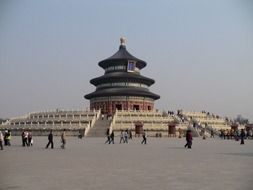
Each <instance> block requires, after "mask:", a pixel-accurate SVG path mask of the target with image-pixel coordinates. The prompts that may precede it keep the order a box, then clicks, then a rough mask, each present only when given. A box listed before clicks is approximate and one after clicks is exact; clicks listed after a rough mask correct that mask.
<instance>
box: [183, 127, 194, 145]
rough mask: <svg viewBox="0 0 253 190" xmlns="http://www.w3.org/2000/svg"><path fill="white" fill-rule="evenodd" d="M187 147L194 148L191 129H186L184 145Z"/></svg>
mask: <svg viewBox="0 0 253 190" xmlns="http://www.w3.org/2000/svg"><path fill="white" fill-rule="evenodd" d="M184 147H185V148H186V147H187V148H192V133H191V130H187V131H186V144H185V145H184Z"/></svg>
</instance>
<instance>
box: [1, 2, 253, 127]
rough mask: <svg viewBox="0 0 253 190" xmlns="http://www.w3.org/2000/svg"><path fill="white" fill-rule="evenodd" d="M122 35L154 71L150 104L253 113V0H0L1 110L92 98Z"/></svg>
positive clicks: (83, 103) (15, 112) (79, 104)
mask: <svg viewBox="0 0 253 190" xmlns="http://www.w3.org/2000/svg"><path fill="white" fill-rule="evenodd" d="M121 36H125V37H126V39H127V49H128V51H129V52H130V53H131V54H132V55H134V56H136V57H138V58H140V59H143V60H145V61H146V62H147V67H145V68H144V69H143V70H141V74H142V75H144V76H147V77H150V78H153V79H155V80H156V83H155V84H154V85H153V86H152V87H151V89H150V90H151V91H152V92H154V93H157V94H159V95H160V96H161V99H160V100H158V101H156V108H158V109H160V110H161V111H162V110H168V109H169V110H177V109H185V110H189V111H190V110H195V111H201V110H206V111H209V112H211V113H215V114H219V115H221V116H229V117H236V115H237V114H241V115H242V116H244V117H246V118H249V119H250V121H251V122H253V100H252V98H253V87H252V86H253V85H252V84H253V3H252V1H250V0H248V1H246V0H245V1H244V0H240V1H238V0H209V1H208V0H174V1H171V0H164V1H159V0H156V1H155V0H153V1H151V0H128V1H126V0H106V1H102V0H101V1H98V0H97V1H96V0H90V1H85V0H80V1H78V0H74V1H72V0H69V1H66V0H41V1H36V0H30V1H27V0H23V1H18V0H16V1H14V0H0V87H1V91H0V118H5V117H14V116H19V115H23V114H26V113H28V112H32V111H43V110H49V109H56V108H62V109H85V108H86V107H89V101H88V100H86V99H84V98H83V96H84V95H85V94H87V93H90V92H92V91H94V90H95V87H94V86H93V85H91V84H90V83H89V80H90V79H92V78H94V77H98V76H100V75H102V74H103V69H102V68H100V67H99V66H98V62H99V61H101V60H103V59H105V58H107V57H109V56H111V55H113V54H114V53H115V52H116V51H117V50H118V48H119V38H120V37H121Z"/></svg>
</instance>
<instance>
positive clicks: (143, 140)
mask: <svg viewBox="0 0 253 190" xmlns="http://www.w3.org/2000/svg"><path fill="white" fill-rule="evenodd" d="M141 144H147V133H146V131H145V130H144V131H143V134H142V141H141Z"/></svg>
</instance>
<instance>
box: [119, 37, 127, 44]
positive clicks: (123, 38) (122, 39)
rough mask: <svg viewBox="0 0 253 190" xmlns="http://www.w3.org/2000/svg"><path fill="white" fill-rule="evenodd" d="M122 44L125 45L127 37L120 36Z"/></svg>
mask: <svg viewBox="0 0 253 190" xmlns="http://www.w3.org/2000/svg"><path fill="white" fill-rule="evenodd" d="M120 44H121V45H123V46H125V45H126V38H125V37H121V38H120Z"/></svg>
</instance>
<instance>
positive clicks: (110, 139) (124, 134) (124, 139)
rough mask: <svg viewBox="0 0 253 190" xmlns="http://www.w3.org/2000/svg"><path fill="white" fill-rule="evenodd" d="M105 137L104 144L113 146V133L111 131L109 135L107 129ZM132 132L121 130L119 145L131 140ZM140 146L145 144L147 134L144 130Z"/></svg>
mask: <svg viewBox="0 0 253 190" xmlns="http://www.w3.org/2000/svg"><path fill="white" fill-rule="evenodd" d="M106 137H107V140H106V141H105V144H107V143H108V144H114V131H113V130H112V131H111V133H110V129H109V128H108V129H107V130H106ZM132 138H133V136H132V131H131V130H128V129H126V130H121V131H120V140H119V143H120V144H121V143H128V140H129V139H132ZM141 144H147V132H146V131H145V130H144V131H143V133H142V141H141Z"/></svg>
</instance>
